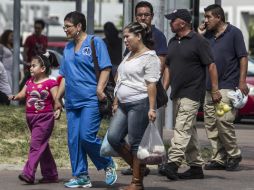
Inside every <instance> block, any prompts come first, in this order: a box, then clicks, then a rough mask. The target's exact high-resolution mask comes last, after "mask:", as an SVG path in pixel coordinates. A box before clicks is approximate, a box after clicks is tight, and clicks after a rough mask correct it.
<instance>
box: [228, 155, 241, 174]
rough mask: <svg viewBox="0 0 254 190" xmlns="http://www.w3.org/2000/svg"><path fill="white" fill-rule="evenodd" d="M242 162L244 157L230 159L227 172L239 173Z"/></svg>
mask: <svg viewBox="0 0 254 190" xmlns="http://www.w3.org/2000/svg"><path fill="white" fill-rule="evenodd" d="M241 161H242V156H239V157H236V158H229V159H228V160H227V165H226V170H227V171H238V170H239V163H240V162H241Z"/></svg>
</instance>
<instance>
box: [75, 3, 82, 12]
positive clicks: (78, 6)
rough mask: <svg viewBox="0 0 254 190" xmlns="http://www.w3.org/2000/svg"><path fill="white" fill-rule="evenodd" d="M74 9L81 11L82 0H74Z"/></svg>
mask: <svg viewBox="0 0 254 190" xmlns="http://www.w3.org/2000/svg"><path fill="white" fill-rule="evenodd" d="M76 11H78V12H81V11H82V0H76Z"/></svg>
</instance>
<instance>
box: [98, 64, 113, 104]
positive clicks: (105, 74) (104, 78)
mask: <svg viewBox="0 0 254 190" xmlns="http://www.w3.org/2000/svg"><path fill="white" fill-rule="evenodd" d="M110 71H111V68H106V69H104V70H102V71H101V74H100V78H99V82H98V85H97V96H98V99H99V100H100V101H102V100H104V99H105V98H106V95H105V93H104V89H105V87H106V86H107V82H108V78H109V74H110Z"/></svg>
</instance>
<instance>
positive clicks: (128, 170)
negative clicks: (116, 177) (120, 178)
mask: <svg viewBox="0 0 254 190" xmlns="http://www.w3.org/2000/svg"><path fill="white" fill-rule="evenodd" d="M132 172H133V170H132V168H131V167H130V168H127V169H124V170H122V171H121V174H123V175H132ZM149 173H150V169H149V168H148V167H146V168H145V176H147V175H149Z"/></svg>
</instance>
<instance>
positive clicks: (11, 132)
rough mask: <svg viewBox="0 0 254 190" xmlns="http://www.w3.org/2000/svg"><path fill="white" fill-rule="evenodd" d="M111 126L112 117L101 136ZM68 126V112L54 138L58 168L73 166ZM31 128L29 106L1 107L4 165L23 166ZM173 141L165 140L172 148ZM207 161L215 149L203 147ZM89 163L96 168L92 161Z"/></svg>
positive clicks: (0, 145) (0, 139)
mask: <svg viewBox="0 0 254 190" xmlns="http://www.w3.org/2000/svg"><path fill="white" fill-rule="evenodd" d="M108 126H109V121H108V120H102V123H101V127H100V130H99V132H98V136H99V137H101V138H103V137H104V134H105V133H106V130H107V128H108ZM66 135H67V128H66V117H65V112H63V113H62V116H61V119H60V120H57V121H56V122H55V128H54V131H53V133H52V136H51V139H50V147H51V151H52V154H53V156H54V158H55V160H56V163H57V166H58V167H64V168H70V160H69V153H68V148H67V136H66ZM29 140H30V131H29V129H28V127H27V124H26V119H25V108H24V107H23V106H0V155H1V156H0V164H16V165H23V164H24V163H25V162H26V160H27V155H28V151H29ZM168 143H169V142H165V147H166V149H168V147H169V144H168ZM202 156H203V158H204V159H205V160H207V159H208V158H210V156H211V150H210V149H209V148H207V147H204V148H202ZM114 160H115V161H116V162H117V164H118V166H120V167H124V166H127V164H126V163H125V162H124V161H123V160H122V159H120V158H114ZM89 166H90V167H91V166H92V167H93V164H92V163H91V161H89Z"/></svg>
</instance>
